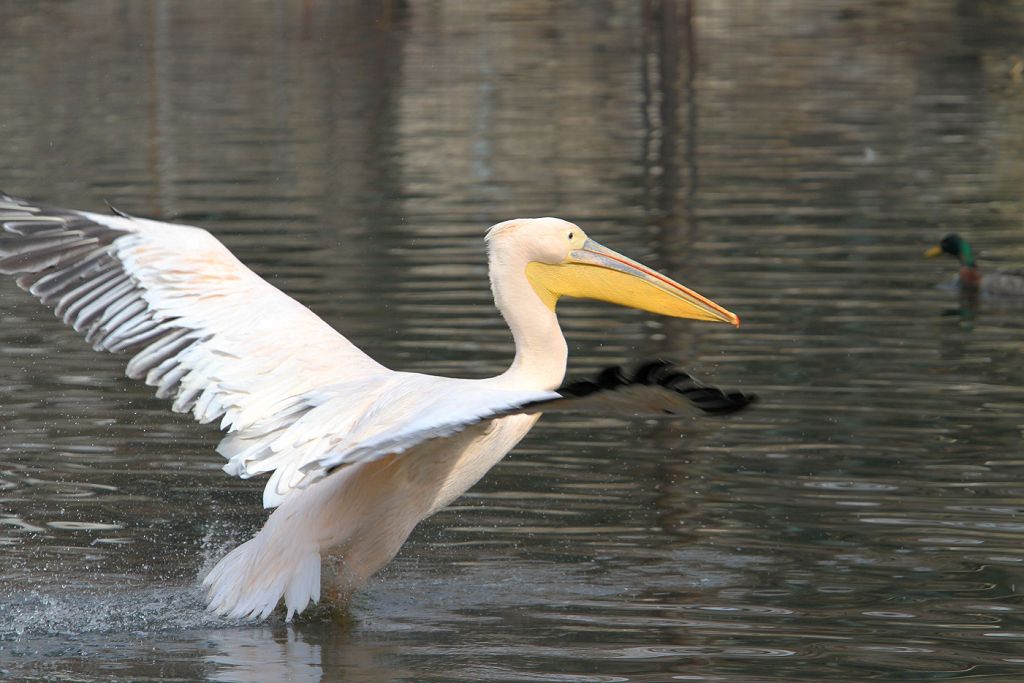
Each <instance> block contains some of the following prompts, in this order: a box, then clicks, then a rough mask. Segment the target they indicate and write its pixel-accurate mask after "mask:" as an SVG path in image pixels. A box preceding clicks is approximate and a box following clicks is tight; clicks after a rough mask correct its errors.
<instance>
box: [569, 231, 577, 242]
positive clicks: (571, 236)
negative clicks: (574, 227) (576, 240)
mask: <svg viewBox="0 0 1024 683" xmlns="http://www.w3.org/2000/svg"><path fill="white" fill-rule="evenodd" d="M575 234H576V233H573V232H570V233H569V241H570V242H571V241H572V238H573V236H575Z"/></svg>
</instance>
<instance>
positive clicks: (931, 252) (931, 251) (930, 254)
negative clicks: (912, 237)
mask: <svg viewBox="0 0 1024 683" xmlns="http://www.w3.org/2000/svg"><path fill="white" fill-rule="evenodd" d="M924 255H925V256H926V257H927V258H935V257H936V256H941V255H942V247H940V246H939V245H937V244H936V245H935V246H934V247H930V248H928V249H925V251H924Z"/></svg>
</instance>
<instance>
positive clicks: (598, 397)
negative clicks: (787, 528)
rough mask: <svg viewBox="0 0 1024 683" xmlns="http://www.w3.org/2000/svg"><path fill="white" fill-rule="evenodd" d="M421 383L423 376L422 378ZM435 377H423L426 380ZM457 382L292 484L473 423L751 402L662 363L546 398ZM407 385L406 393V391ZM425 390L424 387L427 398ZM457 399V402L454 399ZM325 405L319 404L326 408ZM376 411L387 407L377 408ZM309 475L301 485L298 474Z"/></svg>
mask: <svg viewBox="0 0 1024 683" xmlns="http://www.w3.org/2000/svg"><path fill="white" fill-rule="evenodd" d="M420 377H422V376H420ZM439 379H441V378H433V377H424V380H426V381H436V380H439ZM445 381H446V382H453V383H454V382H461V383H463V384H462V385H461V386H459V387H454V386H451V387H439V386H429V385H427V386H425V387H422V388H415V385H412V386H413V390H414V391H415V392H416V393H417V394H419V396H420V399H421V400H419V401H417V402H415V403H411V402H410V403H409V404H408V405H406V406H403V407H402V411H403V414H404V415H405V416H406V419H405V420H404V421H402V422H400V423H396V424H395V425H394V426H393V427H392V428H390V429H385V430H379V431H377V432H376V433H372V434H363V435H361V438H358V439H346V440H344V441H338V442H336V443H335V444H334V445H332V446H330V447H327V448H324V450H323V451H322V454H320V455H318V457H316V458H312V459H307V460H306V462H305V463H304V464H301V465H299V466H298V468H297V471H296V477H297V478H296V480H295V481H294V482H293V485H295V486H303V485H305V484H306V483H308V482H310V481H315V480H316V479H318V478H320V477H321V476H325V475H327V474H330V473H331V472H333V471H334V470H336V469H338V468H339V467H343V466H346V465H351V464H355V463H358V462H367V461H370V460H375V459H378V458H382V457H385V456H387V455H391V454H395V453H402V452H404V451H406V450H408V449H410V448H412V447H414V446H416V445H418V444H420V443H423V442H425V441H429V440H431V439H438V438H443V437H446V436H451V435H453V434H456V433H458V432H461V431H463V430H465V429H467V428H469V427H471V426H472V425H475V424H479V423H481V422H485V421H488V420H493V419H497V418H502V417H508V416H511V415H532V414H536V413H548V412H557V413H587V414H598V415H619V416H637V415H644V416H653V417H668V416H677V415H683V414H686V413H703V414H708V415H727V414H729V413H734V412H736V411H738V410H742V409H743V408H745V407H747V406H748V405H750V404H751V403H753V402H754V401H756V400H757V396H756V395H755V394H745V393H743V392H740V391H723V390H722V389H719V388H717V387H713V386H710V385H708V384H704V383H703V382H700V381H698V380H696V379H694V378H693V377H692V376H690V375H689V374H687V373H686V372H684V371H683V370H681V369H680V368H679V367H678V366H676V365H675V364H673V363H670V362H668V361H661V360H659V361H654V362H651V363H647V364H645V365H643V366H641V367H640V368H639V369H638V370H636V371H635V372H634V373H632V374H626V373H624V372H623V370H622V369H621V368H619V367H612V368H608V369H606V370H604V371H602V372H601V373H600V374H599V375H598V376H597V377H596V378H595V379H593V380H581V381H576V382H572V383H569V384H566V385H563V386H562V387H561V388H559V389H556V390H555V391H550V392H525V391H511V390H501V389H499V388H495V387H492V386H491V385H489V384H487V383H485V382H472V381H470V382H467V381H466V380H445ZM408 389H409V387H406V391H407V390H408ZM424 389H429V393H428V392H427V391H425V390H424ZM453 396H457V397H458V400H457V401H455V400H453V399H452V397H453ZM330 405H331V401H330V400H328V401H325V402H324V404H323V406H324V408H325V409H328V410H329V406H330ZM379 408H380V410H386V409H388V406H380V407H379ZM303 474H305V475H307V477H308V478H307V479H305V480H303V479H302V477H301V475H303Z"/></svg>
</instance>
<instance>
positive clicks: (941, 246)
mask: <svg viewBox="0 0 1024 683" xmlns="http://www.w3.org/2000/svg"><path fill="white" fill-rule="evenodd" d="M941 254H949V255H950V256H955V257H956V258H957V259H959V260H960V263H961V264H963V265H965V266H968V267H971V268H973V267H974V252H973V251H972V250H971V245H970V244H968V243H967V240H965V239H964V238H962V237H960V235H957V234H956V233H952V232H951V233H950V234H948V235H946V236H945V237H943V238H942V241H941V242H939V243H938V244H937V245H935V246H934V247H932V248H930V249H928V250H927V251H925V252H924V255H925V256H928V257H929V258H930V257H934V256H939V255H941Z"/></svg>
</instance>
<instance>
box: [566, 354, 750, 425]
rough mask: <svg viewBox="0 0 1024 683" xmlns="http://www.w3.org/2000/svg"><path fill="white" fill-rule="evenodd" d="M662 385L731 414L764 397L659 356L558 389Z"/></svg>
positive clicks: (576, 391) (580, 393)
mask: <svg viewBox="0 0 1024 683" xmlns="http://www.w3.org/2000/svg"><path fill="white" fill-rule="evenodd" d="M638 384H639V385H643V386H661V387H664V388H665V389H668V390H670V391H675V392H676V393H678V394H681V395H682V396H684V397H685V398H686V399H687V400H688V401H689V402H690V403H691V404H693V406H694V407H696V408H698V409H699V410H700V411H702V412H703V413H705V414H708V415H729V414H732V413H735V412H738V411H740V410H743V409H744V408H746V407H747V406H749V405H750V404H752V403H756V402H757V401H759V400H760V397H759V396H758V395H757V394H753V393H749V394H748V393H744V392H742V391H738V390H735V389H730V390H722V389H719V388H718V387H715V386H711V385H708V384H704V383H702V382H700V381H698V380H696V379H694V378H693V376H692V375H690V373H688V372H686V371H685V370H683V369H682V368H680V367H679V366H678V365H676V364H675V363H673V362H672V361H669V360H665V359H657V360H653V361H648V362H646V363H642V364H641V365H639V366H638V367H637V369H636V370H635V371H634V372H633V373H631V374H627V373H625V372H624V371H623V369H622V367H621V366H618V365H614V366H611V367H608V368H605V369H604V370H602V371H601V372H600V373H598V375H597V377H596V378H595V379H593V380H579V381H575V382H571V383H569V384H566V385H563V386H562V387H560V388H559V389H558V390H557V391H558V393H560V394H562V395H563V396H571V397H574V398H581V397H584V396H588V395H590V394H593V393H596V392H599V391H617V390H618V389H621V388H622V387H626V386H630V385H638Z"/></svg>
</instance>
